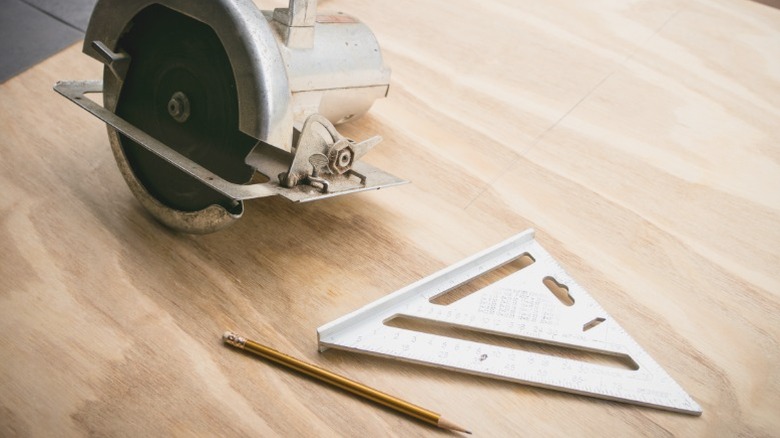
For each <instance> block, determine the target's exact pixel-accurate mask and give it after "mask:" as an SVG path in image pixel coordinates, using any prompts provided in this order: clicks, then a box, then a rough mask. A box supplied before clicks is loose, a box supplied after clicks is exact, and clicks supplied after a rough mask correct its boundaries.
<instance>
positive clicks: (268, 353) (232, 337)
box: [222, 332, 471, 434]
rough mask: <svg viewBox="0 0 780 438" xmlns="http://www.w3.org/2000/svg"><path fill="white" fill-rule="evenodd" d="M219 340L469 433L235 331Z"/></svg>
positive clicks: (403, 410) (380, 402)
mask: <svg viewBox="0 0 780 438" xmlns="http://www.w3.org/2000/svg"><path fill="white" fill-rule="evenodd" d="M222 339H223V340H224V341H225V343H227V344H230V345H232V346H234V347H238V348H240V349H242V350H247V351H251V352H252V353H254V354H256V355H258V356H260V357H263V358H265V359H268V360H270V361H273V362H276V363H278V364H280V365H284V366H286V367H288V368H292V369H294V370H296V371H298V372H301V373H303V374H306V375H308V376H311V377H314V378H315V379H318V380H321V381H323V382H326V383H330V384H331V385H333V386H336V387H339V388H341V389H344V390H346V391H349V392H351V393H353V394H355V395H359V396H361V397H363V398H366V399H369V400H371V401H374V402H376V403H379V404H381V405H384V406H387V407H389V408H391V409H395V410H396V411H398V412H402V413H404V414H406V415H409V416H412V417H414V418H417V419H419V420H422V421H425V422H426V423H430V424H432V425H434V426H437V427H441V428H442V429H448V430H454V431H457V432H465V433H468V434H470V433H471V431H470V430H468V429H465V428H463V427H461V426H458V425H457V424H455V423H453V422H452V421H449V420H447V419H445V418H444V417H442V416H441V414H437V413H436V412H433V411H429V410H427V409H424V408H421V407H419V406H416V405H413V404H411V403H408V402H405V401H403V400H401V399H398V398H396V397H393V396H391V395H389V394H385V393H384V392H381V391H377V390H376V389H373V388H369V387H368V386H366V385H363V384H361V383H358V382H355V381H354V380H350V379H348V378H346V377H344V376H340V375H338V374H335V373H332V372H330V371H328V370H324V369H322V368H320V367H318V366H315V365H312V364H310V363H306V362H303V361H301V360H298V359H296V358H294V357H291V356H288V355H286V354H284V353H281V352H279V351H276V350H274V349H273V348H269V347H266V346H264V345H261V344H258V343H257V342H255V341H252V340H251V339H246V338H244V337H241V336H239V335H237V334H236V333H233V332H225V334H224V335H222Z"/></svg>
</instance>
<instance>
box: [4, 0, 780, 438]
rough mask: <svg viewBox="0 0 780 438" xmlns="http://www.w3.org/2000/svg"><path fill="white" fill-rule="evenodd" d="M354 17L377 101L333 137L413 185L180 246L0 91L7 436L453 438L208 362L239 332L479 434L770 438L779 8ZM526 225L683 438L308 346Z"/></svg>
mask: <svg viewBox="0 0 780 438" xmlns="http://www.w3.org/2000/svg"><path fill="white" fill-rule="evenodd" d="M320 3H321V5H320V7H321V9H330V10H343V11H345V12H348V13H351V14H353V15H355V16H357V17H359V18H360V19H361V20H363V21H365V22H366V23H368V24H369V25H370V26H371V28H372V29H373V30H374V32H375V33H376V35H377V37H378V38H379V40H380V42H381V44H382V47H383V49H384V55H385V58H386V61H387V63H388V64H389V65H390V66H391V67H392V68H393V78H392V86H391V92H390V95H389V97H388V99H385V100H383V101H381V102H378V103H377V104H376V105H375V107H374V108H373V109H372V110H371V112H370V114H369V115H368V116H366V117H364V118H363V119H361V120H358V121H356V122H354V123H352V124H350V125H348V126H347V125H345V126H343V128H342V132H343V133H344V134H345V135H348V136H351V137H354V138H364V137H367V136H369V135H373V134H380V135H382V136H383V137H384V138H385V142H384V144H382V145H381V146H380V147H378V148H377V149H376V150H375V151H372V153H371V154H370V155H369V156H368V157H367V160H368V161H369V162H371V163H372V164H375V165H378V166H380V167H382V168H384V169H387V170H388V171H391V172H393V173H395V174H397V175H400V176H403V177H406V178H408V179H410V180H412V181H413V184H412V185H408V186H404V187H400V188H395V189H390V190H382V191H378V192H373V193H365V194H359V195H354V196H350V197H344V198H339V199H333V200H329V201H324V202H320V203H315V204H311V205H292V204H289V203H287V202H285V201H283V200H277V199H268V200H260V201H253V202H250V203H248V208H247V212H246V213H245V216H244V218H242V219H241V221H239V222H238V224H237V225H235V226H234V227H232V228H230V229H228V230H226V231H224V232H220V233H217V234H212V235H208V236H199V237H197V236H188V235H182V234H176V233H173V232H171V231H169V230H167V229H165V228H163V227H161V226H160V225H158V224H157V223H155V222H154V221H153V220H152V219H150V218H149V216H148V215H147V214H146V213H145V212H144V211H143V210H142V209H141V208H140V207H139V205H138V204H137V203H136V202H135V200H134V199H133V198H132V196H131V195H130V193H129V191H128V190H127V188H126V187H125V185H124V182H123V181H122V178H121V177H120V175H119V172H118V171H117V170H116V168H115V165H114V162H113V158H112V157H111V153H110V150H109V148H108V142H107V139H106V136H105V128H104V127H103V126H102V125H101V124H100V123H99V122H98V121H97V120H95V119H93V118H92V117H91V116H89V115H87V114H86V113H85V112H83V111H81V110H79V109H78V108H77V107H76V106H75V105H72V104H70V103H68V102H67V101H66V100H64V99H62V98H61V97H59V96H57V95H55V93H54V92H53V91H51V86H52V84H53V83H54V82H55V81H56V80H58V79H76V78H97V77H99V76H100V67H99V66H98V65H96V63H95V62H93V61H92V60H90V59H89V58H87V57H85V56H84V55H82V54H81V53H80V48H79V47H78V46H73V47H71V48H69V49H67V50H65V51H64V52H62V53H60V54H58V55H56V56H54V57H52V58H50V59H49V60H47V61H45V62H44V63H42V64H40V65H38V66H37V67H35V68H33V69H31V70H29V71H28V72H26V73H24V74H23V75H21V76H19V77H17V78H15V79H13V80H11V81H9V82H7V83H5V84H2V85H0V151H2V153H0V435H3V436H13V435H22V436H27V435H33V436H50V435H52V434H60V433H61V434H65V435H84V434H96V435H100V436H104V435H119V436H146V435H179V436H190V435H193V434H194V435H206V436H213V435H219V436H234V435H235V436H239V435H262V436H271V435H284V436H310V435H318V436H328V435H340V436H366V435H371V436H409V435H411V436H417V435H428V434H430V435H435V434H440V433H441V434H443V432H440V431H438V430H434V429H432V428H430V427H428V426H426V425H424V424H422V423H418V422H414V421H409V420H408V419H407V418H406V417H403V416H400V415H397V414H395V413H393V412H391V411H388V410H384V409H380V408H376V407H374V406H372V405H370V404H367V403H365V402H363V401H360V400H357V399H355V398H353V397H351V396H348V395H345V394H343V393H340V392H337V391H333V390H331V389H330V388H328V387H325V386H322V385H320V384H318V383H316V382H313V381H311V380H310V379H305V378H300V377H298V376H297V375H294V374H291V373H288V372H287V371H284V370H281V369H279V368H276V367H274V366H270V365H266V364H265V363H262V362H260V361H257V360H254V359H252V358H250V357H247V356H244V355H241V354H238V353H236V352H235V351H233V350H231V349H228V348H226V347H224V346H223V345H222V344H221V341H220V335H221V333H222V332H223V331H224V330H225V329H234V330H236V331H239V332H241V333H244V334H246V335H248V336H250V337H253V338H255V339H257V340H261V341H263V342H265V343H267V344H269V345H272V346H274V347H275V348H277V349H279V350H282V351H285V352H287V353H289V354H292V355H294V356H297V357H300V358H303V359H306V360H308V361H310V362H313V363H316V364H318V365H320V366H323V367H325V368H328V369H331V370H334V371H336V372H340V373H343V374H345V375H348V376H350V377H352V378H355V379H356V380H359V381H362V382H364V383H366V384H368V385H372V386H375V387H377V388H379V389H382V390H386V391H388V392H391V393H393V394H396V395H399V396H402V397H404V398H407V399H409V400H410V401H412V402H414V403H417V404H420V405H422V406H425V407H428V408H431V409H435V410H440V411H442V412H444V413H446V414H447V416H448V417H450V418H452V419H454V420H456V421H458V422H461V423H463V424H466V425H468V426H469V427H471V428H472V429H473V430H474V432H475V433H476V434H477V435H479V436H511V435H529V436H538V435H558V436H580V435H589V436H591V435H597V434H599V435H603V434H610V435H618V436H626V435H653V436H655V435H710V436H711V435H725V436H733V435H774V434H777V433H778V432H777V431H778V430H780V419H778V416H777V414H776V410H777V408H776V407H777V406H778V405H780V372H778V365H780V350H779V349H778V338H780V317H778V315H780V296H779V295H778V290H780V281H778V277H777V272H776V271H777V268H778V266H780V250H778V247H780V226H779V221H778V219H779V218H780V148H779V147H778V145H777V142H778V139H780V124H778V122H777V120H779V119H780V117H778V116H780V114H779V113H780V11H778V10H775V9H772V8H769V7H766V6H764V5H761V4H758V3H753V2H747V1H738V0H732V1H725V0H722V1H720V0H700V1H682V0H677V1H675V0H637V1H632V2H625V1H607V0H600V1H588V2H571V1H563V0H544V1H542V0H539V1H527V2H515V1H511V0H505V1H494V2H476V1H472V2H470V1H464V0H459V1H453V2H448V3H447V4H446V5H445V4H443V3H441V2H433V1H414V2H413V1H394V2H346V1H323V2H320ZM527 227H535V228H536V229H537V238H538V239H539V241H540V242H541V243H542V245H544V246H545V247H546V248H547V249H548V250H549V251H550V252H552V253H553V254H554V255H555V256H556V257H557V258H558V260H559V261H560V262H561V263H562V264H563V265H564V266H565V267H566V268H567V270H568V271H569V272H570V273H571V274H572V275H573V276H574V277H575V278H577V279H578V281H579V282H580V283H581V284H582V285H583V286H585V287H586V288H587V289H588V290H589V291H590V292H591V294H592V295H593V296H594V297H595V298H596V299H597V300H599V301H600V302H601V304H602V305H603V307H605V308H606V309H607V310H608V311H609V312H610V314H612V315H613V316H614V317H615V318H617V319H618V320H619V321H620V323H621V324H622V325H623V326H624V327H625V328H626V329H627V330H628V332H629V333H631V334H632V335H633V336H634V338H635V339H636V340H637V341H638V342H639V343H640V344H641V345H642V346H643V347H645V349H646V350H648V352H650V354H651V355H652V356H653V357H654V358H655V359H656V360H657V361H658V362H659V363H661V364H662V366H664V367H665V368H666V370H667V371H668V372H669V373H670V374H671V375H672V376H673V377H674V378H675V379H676V380H677V381H678V382H679V383H680V384H681V385H682V386H683V387H684V388H685V389H686V390H687V391H688V392H689V393H690V394H691V395H692V396H693V397H694V398H695V399H696V400H697V401H698V402H699V403H700V404H701V405H702V407H703V409H704V414H703V416H702V417H700V418H694V417H689V416H685V415H678V414H672V413H666V412H661V411H656V410H652V409H646V408H640V407H635V406H630V405H624V404H619V403H612V402H605V401H599V400H595V399H591V398H585V397H579V396H573V395H567V394H562V393H558V392H553V391H547V390H541V389H534V388H529V387H526V386H521V385H515V384H509V383H503V382H496V381H491V380H488V379H480V378H474V377H469V376H465V375H461V374H457V373H453V372H445V371H440V370H433V369H428V368H425V367H419V366H413V365H406V364H401V363H396V362H393V361H388V360H382V359H375V358H369V357H365V356H362V355H357V354H350V353H342V352H336V351H329V352H327V353H325V354H319V353H317V349H316V336H315V329H316V327H318V326H319V325H321V324H323V323H325V322H328V321H330V320H332V319H334V318H336V317H339V316H341V315H343V314H345V313H347V312H349V311H351V310H354V309H355V308H358V307H360V306H362V305H364V304H366V303H368V302H371V301H373V300H375V299H377V298H380V297H382V296H384V295H385V294H387V293H389V292H392V291H393V290H395V289H397V288H399V287H401V286H403V285H405V284H407V283H409V282H411V281H414V280H416V279H418V278H420V277H421V276H424V275H426V274H429V273H431V272H434V271H435V270H437V269H440V268H442V267H444V266H446V265H448V264H450V263H453V262H456V261H458V260H460V259H461V258H463V257H465V256H467V255H469V254H471V253H473V252H475V251H478V250H481V249H483V248H485V247H487V246H489V245H492V244H494V243H496V242H498V241H500V240H502V239H504V238H506V237H508V236H510V235H512V234H514V233H517V232H520V231H522V230H524V229H526V228H527Z"/></svg>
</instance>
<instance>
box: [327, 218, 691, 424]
mask: <svg viewBox="0 0 780 438" xmlns="http://www.w3.org/2000/svg"><path fill="white" fill-rule="evenodd" d="M521 258H524V259H526V260H528V263H530V265H528V266H525V267H523V268H522V269H520V270H518V271H516V272H514V273H511V274H509V275H507V276H505V277H504V278H502V279H500V280H497V281H495V282H493V283H490V284H488V285H486V286H484V287H482V288H481V289H479V290H477V291H475V292H473V293H471V294H469V295H467V296H465V297H463V298H460V299H457V300H456V301H454V302H452V303H450V304H446V305H442V304H437V303H436V301H437V298H440V297H442V296H444V295H445V294H448V293H450V292H451V291H453V290H454V289H456V288H458V287H461V286H462V285H465V284H469V283H470V282H472V280H474V279H476V278H477V277H480V276H483V275H484V274H486V273H489V272H495V270H497V268H500V267H502V266H505V265H507V264H509V263H512V262H513V261H516V260H518V259H521ZM399 321H401V322H403V324H399V323H398V322H399ZM317 335H318V339H319V347H320V351H325V350H327V349H328V348H338V349H343V350H350V351H357V352H363V353H367V354H371V355H376V356H382V357H390V358H396V359H400V360H404V361H408V362H414V363H418V364H425V365H431V366H434V367H439V368H446V369H450V370H455V371H461V372H466V373H471V374H476V375H479V376H486V377H492V378H496V379H502V380H508V381H513V382H519V383H525V384H528V385H533V386H539V387H543V388H548V389H555V390H560V391H565V392H571V393H575V394H581V395H587V396H592V397H598V398H603V399H608V400H615V401H620V402H625V403H632V404H637V405H642V406H649V407H653V408H658V409H665V410H670V411H675V412H681V413H685V414H691V415H701V412H702V410H701V407H700V406H699V405H698V404H697V403H696V402H695V401H694V400H693V399H692V398H691V397H690V396H689V395H688V394H687V393H686V392H685V391H684V390H683V389H682V388H681V387H680V386H679V385H678V384H677V383H676V382H675V381H674V380H673V379H672V378H671V377H670V376H669V375H668V374H667V373H666V372H665V371H664V370H663V368H661V366H660V365H658V363H656V362H655V361H654V360H653V359H652V358H651V357H650V355H648V354H647V353H646V352H645V351H644V350H643V349H642V348H641V347H640V346H639V344H637V343H636V342H635V341H634V339H632V338H631V336H629V335H628V333H626V331H625V330H623V328H621V327H620V325H619V324H618V323H617V321H616V320H615V319H614V318H612V317H611V316H610V315H609V314H607V312H605V311H604V309H603V308H601V306H600V305H599V304H598V303H597V302H596V300H594V299H593V298H592V297H591V296H590V295H589V294H588V293H587V292H586V291H585V289H583V288H582V287H581V286H579V285H578V284H577V283H576V282H575V281H574V280H573V279H572V278H571V277H570V276H569V275H568V274H567V273H566V272H565V271H564V270H563V269H562V268H561V267H560V266H559V265H558V263H556V261H555V260H554V259H553V258H552V256H551V255H550V254H549V253H548V252H547V251H545V250H544V249H543V248H542V247H541V246H540V245H539V244H538V243H537V242H536V241H535V240H534V231H533V230H527V231H525V232H523V233H521V234H518V235H516V236H514V237H512V238H510V239H507V240H506V241H504V242H502V243H499V244H498V245H496V246H494V247H492V248H489V249H487V250H485V251H482V252H480V253H478V254H475V255H473V256H472V257H469V258H467V259H465V260H463V261H461V262H460V263H457V264H455V265H453V266H450V267H448V268H445V269H443V270H441V271H439V272H437V273H435V274H433V275H430V276H428V277H426V278H424V279H422V280H419V281H417V282H416V283H413V284H411V285H409V286H406V287H404V288H403V289H401V290H398V291H397V292H394V293H392V294H390V295H388V296H386V297H384V298H382V299H380V300H378V301H375V302H374V303H371V304H368V305H366V306H365V307H363V308H361V309H359V310H357V311H355V312H352V313H350V314H348V315H346V316H344V317H342V318H339V319H337V320H335V321H333V322H331V323H328V324H325V325H323V326H322V327H320V328H319V329H317ZM475 336H476V338H475ZM495 339H500V340H502V341H503V342H495ZM507 342H508V343H507ZM520 344H526V346H528V345H536V346H537V347H538V346H539V345H540V344H541V345H543V346H548V349H552V350H565V351H569V352H575V353H576V352H580V353H583V352H585V353H584V354H585V355H586V356H587V357H583V356H582V355H579V356H578V355H577V354H574V355H571V354H565V355H563V356H561V355H560V354H551V352H550V351H544V350H541V351H540V350H539V349H538V348H536V350H534V349H529V348H527V347H526V348H524V349H520V348H518V346H519V345H520ZM542 348H544V347H542ZM593 357H597V358H598V357H600V358H601V359H611V361H609V360H601V361H599V360H596V361H594V360H593Z"/></svg>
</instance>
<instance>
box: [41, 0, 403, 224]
mask: <svg viewBox="0 0 780 438" xmlns="http://www.w3.org/2000/svg"><path fill="white" fill-rule="evenodd" d="M158 47H165V49H158ZM83 51H84V53H85V54H87V55H89V56H91V57H93V58H95V59H97V60H98V61H100V62H102V63H104V64H105V68H104V77H103V83H102V89H99V88H100V84H99V83H97V82H95V83H87V82H81V83H76V82H68V83H65V82H60V83H58V84H57V86H55V89H56V90H57V91H58V92H60V93H61V94H63V95H65V96H66V97H68V98H70V99H71V100H73V101H74V102H75V103H77V104H79V105H80V106H82V107H83V108H85V109H87V110H88V111H90V112H91V113H93V114H94V115H96V116H97V117H99V118H101V119H102V120H104V121H105V122H106V123H107V124H108V125H109V126H108V132H109V140H110V142H111V146H112V150H113V152H114V155H115V158H116V161H117V163H118V166H119V168H120V170H121V172H122V175H123V176H124V178H125V180H126V182H127V183H128V186H129V187H130V189H131V191H132V192H133V194H134V195H135V196H136V198H138V200H139V201H140V202H141V204H142V205H143V206H144V207H145V208H146V209H147V210H149V211H150V212H151V213H152V215H153V216H155V217H156V218H157V219H158V220H160V221H161V222H163V223H164V224H166V225H168V226H170V227H173V228H175V229H178V230H183V231H187V232H195V233H205V232H211V231H215V230H218V229H220V228H223V227H224V226H226V225H229V224H230V223H232V222H233V221H235V220H236V219H238V218H239V217H240V216H241V214H242V213H243V202H242V201H243V200H245V199H250V198H256V197H262V196H270V195H281V196H283V197H286V198H287V199H290V200H293V201H296V202H302V201H311V200H317V199H323V198H327V197H331V196H336V195H340V194H345V193H352V192H356V191H362V190H367V189H376V188H380V187H387V186H392V185H396V184H401V183H404V182H405V181H403V180H401V179H398V178H396V177H394V176H392V175H389V174H387V173H385V172H383V171H381V170H379V169H376V168H373V167H372V166H369V165H367V164H365V163H358V160H359V159H360V158H361V157H362V155H363V154H365V153H366V152H367V151H368V150H369V149H370V148H371V147H373V146H374V145H375V144H376V143H378V142H379V141H380V140H381V139H380V138H378V137H374V138H371V139H369V140H367V141H364V142H359V143H358V142H355V141H352V140H350V139H346V138H344V137H342V136H341V135H340V134H339V133H338V131H337V130H336V129H335V127H334V125H337V124H340V123H344V122H347V121H350V120H355V119H357V118H358V117H360V116H361V115H363V114H364V113H365V112H366V111H368V110H369V108H370V107H371V106H372V104H373V103H374V101H375V100H376V99H378V98H382V97H385V96H386V95H387V92H388V89H389V82H390V70H389V69H388V68H387V67H386V66H385V65H384V62H383V59H382V54H381V50H380V47H379V43H378V42H377V40H376V38H375V36H374V35H373V33H372V32H371V30H370V29H369V28H368V27H367V26H366V25H365V24H363V23H361V22H359V21H358V20H357V19H355V18H353V17H351V16H349V15H346V14H343V13H340V12H339V13H320V14H318V13H317V11H316V0H309V1H306V0H290V2H289V7H287V8H279V9H275V10H274V11H260V10H259V9H258V8H257V7H256V6H255V5H254V3H253V2H252V1H251V0H209V1H207V2H193V1H191V0H99V1H98V2H97V4H96V6H95V9H94V11H93V13H92V17H91V19H90V23H89V26H88V28H87V31H86V35H85V40H84V48H83ZM166 54H167V55H166ZM160 64H166V66H165V67H160ZM167 64H170V65H167ZM212 71H213V72H217V73H213V72H212ZM203 72H206V73H203ZM220 72H222V73H220ZM177 87H180V88H181V90H179V89H178V88H177ZM187 87H190V89H191V90H190V91H189V92H188V91H187ZM215 90H222V91H215ZM101 91H102V93H103V107H102V108H95V107H93V106H89V105H88V104H86V103H85V102H84V101H85V100H87V99H81V98H80V97H79V96H80V95H81V94H83V93H89V92H101ZM147 96H148V97H147ZM222 96H227V97H222ZM215 102H216V103H215ZM215 105H216V106H215ZM211 122H214V124H215V125H218V126H214V127H213V129H212V127H206V128H204V127H203V126H202V125H208V124H209V123H211ZM198 125H200V126H198ZM223 125H224V126H223ZM204 129H205V130H204ZM201 132H204V133H205V135H200V136H199V133H201ZM203 138H205V140H204V139H203ZM188 142H189V143H193V142H194V143H198V142H203V143H204V144H205V146H199V147H200V149H202V150H200V151H191V150H190V149H192V148H188V147H189V146H188ZM209 142H211V143H209ZM221 143H225V145H221ZM212 144H213V146H212ZM220 161H224V163H220ZM223 168H224V169H228V170H226V171H222V169H223ZM255 173H261V174H263V175H265V176H266V177H267V179H268V181H266V182H264V183H253V184H248V183H250V180H252V178H253V177H254V175H255ZM174 174H175V175H178V176H175V177H174V176H171V177H170V178H171V179H170V182H169V179H167V178H168V176H170V175H174ZM255 180H256V177H255ZM177 184H178V185H180V186H182V187H184V188H183V189H181V188H180V189H170V190H169V189H168V186H169V185H170V186H176V185H177ZM190 188H193V190H195V191H197V190H200V191H201V192H202V193H207V192H208V193H210V194H209V195H205V196H195V197H194V199H196V201H197V202H189V201H188V200H187V199H186V198H187V196H189V195H188V194H187V193H186V192H188V191H189V190H190ZM196 189H197V190H196ZM166 190H167V191H168V192H166ZM179 194H182V195H181V197H180V196H179ZM179 198H181V202H179V201H180V199H179ZM206 204H208V205H206Z"/></svg>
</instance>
